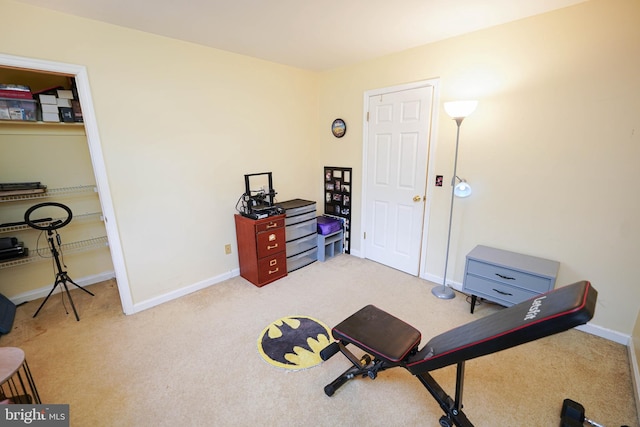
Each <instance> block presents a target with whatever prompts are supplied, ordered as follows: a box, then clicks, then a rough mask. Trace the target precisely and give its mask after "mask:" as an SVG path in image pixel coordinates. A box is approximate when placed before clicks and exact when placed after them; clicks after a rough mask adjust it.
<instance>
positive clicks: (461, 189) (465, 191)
mask: <svg viewBox="0 0 640 427" xmlns="http://www.w3.org/2000/svg"><path fill="white" fill-rule="evenodd" d="M453 194H455V195H456V197H469V196H470V195H471V186H470V185H469V183H468V182H467V181H465V180H462V181H461V182H459V183H458V184H457V185H456V188H455V189H454V190H453Z"/></svg>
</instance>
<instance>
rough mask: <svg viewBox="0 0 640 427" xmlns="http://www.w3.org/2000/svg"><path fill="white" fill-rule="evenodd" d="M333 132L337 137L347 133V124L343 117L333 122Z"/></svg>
mask: <svg viewBox="0 0 640 427" xmlns="http://www.w3.org/2000/svg"><path fill="white" fill-rule="evenodd" d="M331 133H333V136H335V137H336V138H342V137H343V136H344V134H345V133H347V124H346V123H345V122H344V120H342V119H335V120H334V121H333V123H331Z"/></svg>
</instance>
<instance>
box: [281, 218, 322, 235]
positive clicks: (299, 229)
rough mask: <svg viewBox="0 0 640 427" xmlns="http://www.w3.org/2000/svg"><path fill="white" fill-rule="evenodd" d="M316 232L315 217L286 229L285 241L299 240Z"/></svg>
mask: <svg viewBox="0 0 640 427" xmlns="http://www.w3.org/2000/svg"><path fill="white" fill-rule="evenodd" d="M317 232H318V223H317V220H316V216H315V215H313V218H311V219H309V220H307V221H304V222H301V223H298V224H294V225H289V226H287V227H286V236H287V241H290V240H295V239H299V238H300V237H305V236H308V235H310V234H316V233H317Z"/></svg>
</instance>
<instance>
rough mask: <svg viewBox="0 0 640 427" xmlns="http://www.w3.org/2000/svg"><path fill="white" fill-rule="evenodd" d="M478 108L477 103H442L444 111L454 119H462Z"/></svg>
mask: <svg viewBox="0 0 640 427" xmlns="http://www.w3.org/2000/svg"><path fill="white" fill-rule="evenodd" d="M477 106H478V101H452V102H445V103H444V111H446V112H447V114H448V115H449V116H450V117H451V118H454V119H460V118H462V119H464V118H465V117H467V116H468V115H469V114H471V113H473V112H474V111H475V110H476V107H477Z"/></svg>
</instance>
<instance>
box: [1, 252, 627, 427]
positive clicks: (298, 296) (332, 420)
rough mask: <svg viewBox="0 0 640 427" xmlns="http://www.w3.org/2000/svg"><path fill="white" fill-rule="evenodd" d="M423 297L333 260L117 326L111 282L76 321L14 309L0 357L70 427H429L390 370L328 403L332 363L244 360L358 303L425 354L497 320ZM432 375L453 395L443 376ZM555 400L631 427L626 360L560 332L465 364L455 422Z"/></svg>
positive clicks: (513, 419) (503, 415) (554, 417)
mask: <svg viewBox="0 0 640 427" xmlns="http://www.w3.org/2000/svg"><path fill="white" fill-rule="evenodd" d="M69 274H70V275H71V276H72V277H73V271H72V270H70V271H69ZM561 285H562V284H561ZM433 286H437V285H434V284H433V283H430V282H425V281H424V280H421V279H418V278H416V277H412V276H409V275H407V274H404V273H401V272H398V271H396V270H393V269H390V268H387V267H384V266H382V265H379V264H376V263H374V262H371V261H368V260H363V259H359V258H356V257H353V256H350V255H339V256H337V257H334V258H332V259H330V260H328V261H327V262H325V263H320V262H316V263H314V264H312V265H310V266H308V267H305V268H303V269H300V270H298V271H295V272H293V273H292V274H290V275H289V276H287V277H286V278H283V279H281V280H278V281H277V282H274V283H271V284H269V285H267V286H265V287H263V288H257V287H255V286H253V285H252V284H250V283H249V282H247V281H246V280H244V279H242V278H241V277H236V278H233V279H230V280H227V281H225V282H223V283H220V284H217V285H214V286H211V287H209V288H207V289H205V290H202V291H200V292H197V293H194V294H191V295H188V296H185V297H182V298H180V299H178V300H175V301H172V302H169V303H166V304H163V305H161V306H158V307H155V308H153V309H149V310H146V311H144V312H141V313H138V314H135V315H132V316H125V315H123V314H122V311H121V308H120V301H119V297H118V293H117V292H118V290H117V286H116V284H115V283H114V282H113V281H110V282H105V283H102V284H97V285H93V286H91V287H90V290H92V291H93V292H94V293H95V294H96V296H95V297H91V296H89V295H87V294H85V293H84V292H82V291H79V290H75V291H73V292H72V294H73V298H74V301H75V302H76V305H77V307H78V308H79V313H80V318H81V320H80V322H76V320H75V318H74V316H73V313H71V314H69V315H66V314H65V310H64V307H63V306H62V303H61V301H62V299H61V296H60V295H55V296H53V297H52V298H51V299H50V300H49V301H48V302H47V304H46V305H45V307H44V308H43V309H42V311H41V312H40V314H38V317H37V318H35V319H33V318H32V317H31V316H32V315H33V313H34V312H35V310H36V309H37V307H38V305H39V304H40V301H33V302H30V303H27V304H25V305H22V306H20V307H18V310H17V315H16V320H15V323H14V329H13V330H12V332H10V333H9V334H7V335H4V336H2V337H1V338H0V345H1V346H6V347H8V346H14V347H20V348H22V349H23V350H24V351H25V353H26V355H27V360H28V362H29V365H30V367H31V370H32V373H33V375H34V377H35V380H36V384H37V386H38V389H39V391H40V396H41V398H42V400H43V401H44V402H47V403H68V404H70V412H71V425H72V426H158V425H160V426H178V425H180V426H214V425H215V426H253V425H267V426H302V425H313V426H335V425H356V424H357V425H367V426H399V425H408V426H413V425H425V426H436V425H438V419H439V418H440V416H441V415H442V412H441V410H440V408H439V407H438V405H437V404H436V402H435V400H434V399H433V398H432V397H431V396H430V395H429V393H428V392H427V391H426V389H424V387H423V386H422V385H421V384H420V382H419V381H418V380H417V379H416V378H414V377H412V376H411V375H410V374H409V373H408V372H407V371H405V370H403V369H401V368H396V369H391V370H388V371H385V372H382V373H380V374H379V375H378V378H377V379H376V380H370V379H369V378H362V379H356V380H353V381H350V382H349V383H347V384H346V385H345V386H343V387H342V388H341V389H340V390H338V391H337V392H336V394H335V395H334V396H333V397H331V398H330V397H327V396H325V394H324V392H323V387H324V386H325V385H326V384H328V383H329V382H331V381H332V380H333V379H334V378H335V377H336V376H338V375H339V374H340V373H341V372H343V371H344V370H345V369H346V368H348V367H349V362H348V361H347V359H346V358H344V357H343V356H342V355H340V354H338V355H336V356H334V357H333V358H332V359H330V360H328V361H327V362H324V363H322V364H321V365H319V366H316V367H314V368H311V369H306V370H302V371H298V372H289V371H285V370H283V369H279V368H275V367H273V366H270V365H269V364H267V363H266V362H265V361H264V360H262V358H261V357H260V355H259V354H258V351H257V349H256V338H257V336H258V334H259V333H260V332H261V331H262V330H263V328H264V327H265V325H268V324H269V323H270V322H272V321H273V320H274V319H278V318H280V317H282V316H287V315H291V314H301V315H307V316H312V317H314V318H317V319H319V320H321V321H323V322H324V323H326V324H327V325H329V326H333V325H335V324H337V323H338V322H340V321H341V320H343V319H344V318H346V317H347V316H348V315H350V314H352V313H353V312H355V311H356V310H358V309H359V308H361V307H362V306H364V305H366V304H369V303H371V304H375V305H377V306H378V307H380V308H382V309H384V310H386V311H388V312H390V313H392V314H394V315H395V316H397V317H399V318H401V319H403V320H405V321H407V322H408V323H410V324H412V325H413V326H415V327H416V328H417V329H419V330H420V331H421V332H422V336H423V342H426V341H427V340H428V339H430V338H431V337H433V336H434V335H437V334H439V333H441V332H444V331H446V330H448V329H450V328H452V327H455V326H457V325H460V324H464V323H467V322H469V321H472V320H474V319H477V318H478V317H480V316H486V315H488V314H490V313H493V312H495V311H496V310H500V309H501V308H500V307H499V306H494V305H491V304H483V305H480V306H477V307H476V310H475V314H473V315H472V314H470V313H469V303H468V302H467V301H466V298H465V296H464V295H462V294H457V296H456V298H455V299H453V300H439V299H437V298H435V297H434V296H433V295H432V294H431V288H432V287H433ZM596 288H597V286H596ZM67 308H69V311H70V307H69V306H68V303H67ZM433 375H434V377H435V378H436V380H437V381H439V382H440V384H441V385H442V386H443V387H444V388H445V390H446V391H447V392H448V393H449V394H451V395H453V393H454V384H455V367H453V366H451V367H447V368H443V369H440V370H438V371H435V372H434V373H433ZM565 398H571V399H573V400H576V401H578V402H580V403H582V404H583V405H584V406H585V408H586V415H587V417H589V418H591V419H593V420H595V421H598V422H600V423H601V424H604V425H606V426H607V427H612V426H613V427H615V426H621V425H623V424H627V425H629V426H638V421H637V414H636V410H635V403H634V398H633V390H632V382H631V376H630V370H629V360H628V354H627V349H626V348H625V347H624V346H622V345H619V344H616V343H613V342H610V341H608V340H605V339H602V338H598V337H595V336H592V335H589V334H586V333H583V332H580V331H577V330H571V331H568V332H565V333H562V334H559V335H555V336H552V337H548V338H544V339H541V340H538V341H535V342H532V343H528V344H525V345H521V346H518V347H515V348H512V349H509V350H506V351H503V352H500V353H494V354H491V355H488V356H485V357H482V358H479V359H475V360H471V361H469V362H467V366H466V376H465V390H464V398H463V403H464V411H465V413H466V414H467V416H468V417H469V419H470V420H471V421H472V422H473V423H474V424H475V425H477V426H550V427H551V426H558V425H559V414H560V409H561V407H562V401H563V399H565Z"/></svg>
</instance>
